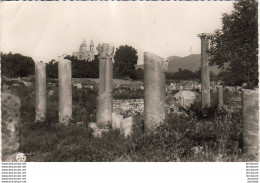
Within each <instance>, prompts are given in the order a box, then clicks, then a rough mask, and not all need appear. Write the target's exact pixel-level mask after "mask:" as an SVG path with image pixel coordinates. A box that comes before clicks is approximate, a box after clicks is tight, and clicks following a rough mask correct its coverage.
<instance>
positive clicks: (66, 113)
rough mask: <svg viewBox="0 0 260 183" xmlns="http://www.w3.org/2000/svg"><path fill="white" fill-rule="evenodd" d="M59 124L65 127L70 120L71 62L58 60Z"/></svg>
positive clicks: (62, 59)
mask: <svg viewBox="0 0 260 183" xmlns="http://www.w3.org/2000/svg"><path fill="white" fill-rule="evenodd" d="M58 68H59V70H58V72H59V122H60V123H62V124H65V125H68V124H69V121H70V119H72V84H71V77H72V75H71V61H70V60H68V59H64V58H59V63H58Z"/></svg>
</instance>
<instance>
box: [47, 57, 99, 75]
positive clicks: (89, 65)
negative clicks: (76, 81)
mask: <svg viewBox="0 0 260 183" xmlns="http://www.w3.org/2000/svg"><path fill="white" fill-rule="evenodd" d="M66 59H69V60H70V61H71V69H72V77H73V78H98V73H99V68H98V67H99V61H98V57H97V56H95V60H93V61H92V62H87V61H85V60H78V59H77V58H76V57H74V56H67V57H66ZM46 70H47V71H46V72H47V77H50V78H58V62H56V61H55V60H51V61H50V62H49V63H48V64H47V65H46Z"/></svg>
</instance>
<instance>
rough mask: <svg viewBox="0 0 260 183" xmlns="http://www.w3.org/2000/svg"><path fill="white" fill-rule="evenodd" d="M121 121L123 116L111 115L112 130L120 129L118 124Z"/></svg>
mask: <svg viewBox="0 0 260 183" xmlns="http://www.w3.org/2000/svg"><path fill="white" fill-rule="evenodd" d="M121 120H123V115H120V114H117V113H115V112H113V113H112V128H113V129H120V122H121Z"/></svg>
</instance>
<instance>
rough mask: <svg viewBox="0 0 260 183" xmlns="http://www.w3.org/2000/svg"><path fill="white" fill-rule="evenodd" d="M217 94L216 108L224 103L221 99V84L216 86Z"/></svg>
mask: <svg viewBox="0 0 260 183" xmlns="http://www.w3.org/2000/svg"><path fill="white" fill-rule="evenodd" d="M217 95H218V108H219V109H220V108H222V107H223V105H224V101H223V86H217Z"/></svg>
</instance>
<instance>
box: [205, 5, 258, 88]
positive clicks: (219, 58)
mask: <svg viewBox="0 0 260 183" xmlns="http://www.w3.org/2000/svg"><path fill="white" fill-rule="evenodd" d="M257 5H258V3H257V1H256V0H238V1H236V2H235V3H234V11H232V13H231V14H223V17H222V24H223V25H222V29H221V30H216V31H215V33H214V34H213V35H211V36H209V39H210V49H209V54H210V64H212V65H213V64H216V65H218V67H219V68H220V69H221V70H222V74H224V73H225V74H224V75H225V76H227V75H228V77H224V78H228V82H229V83H230V84H231V85H240V86H241V84H242V83H244V82H245V83H248V85H249V86H250V87H251V88H253V87H254V86H256V85H257V84H258V24H257V22H258V18H257V17H258V12H257V11H258V10H257Z"/></svg>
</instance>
